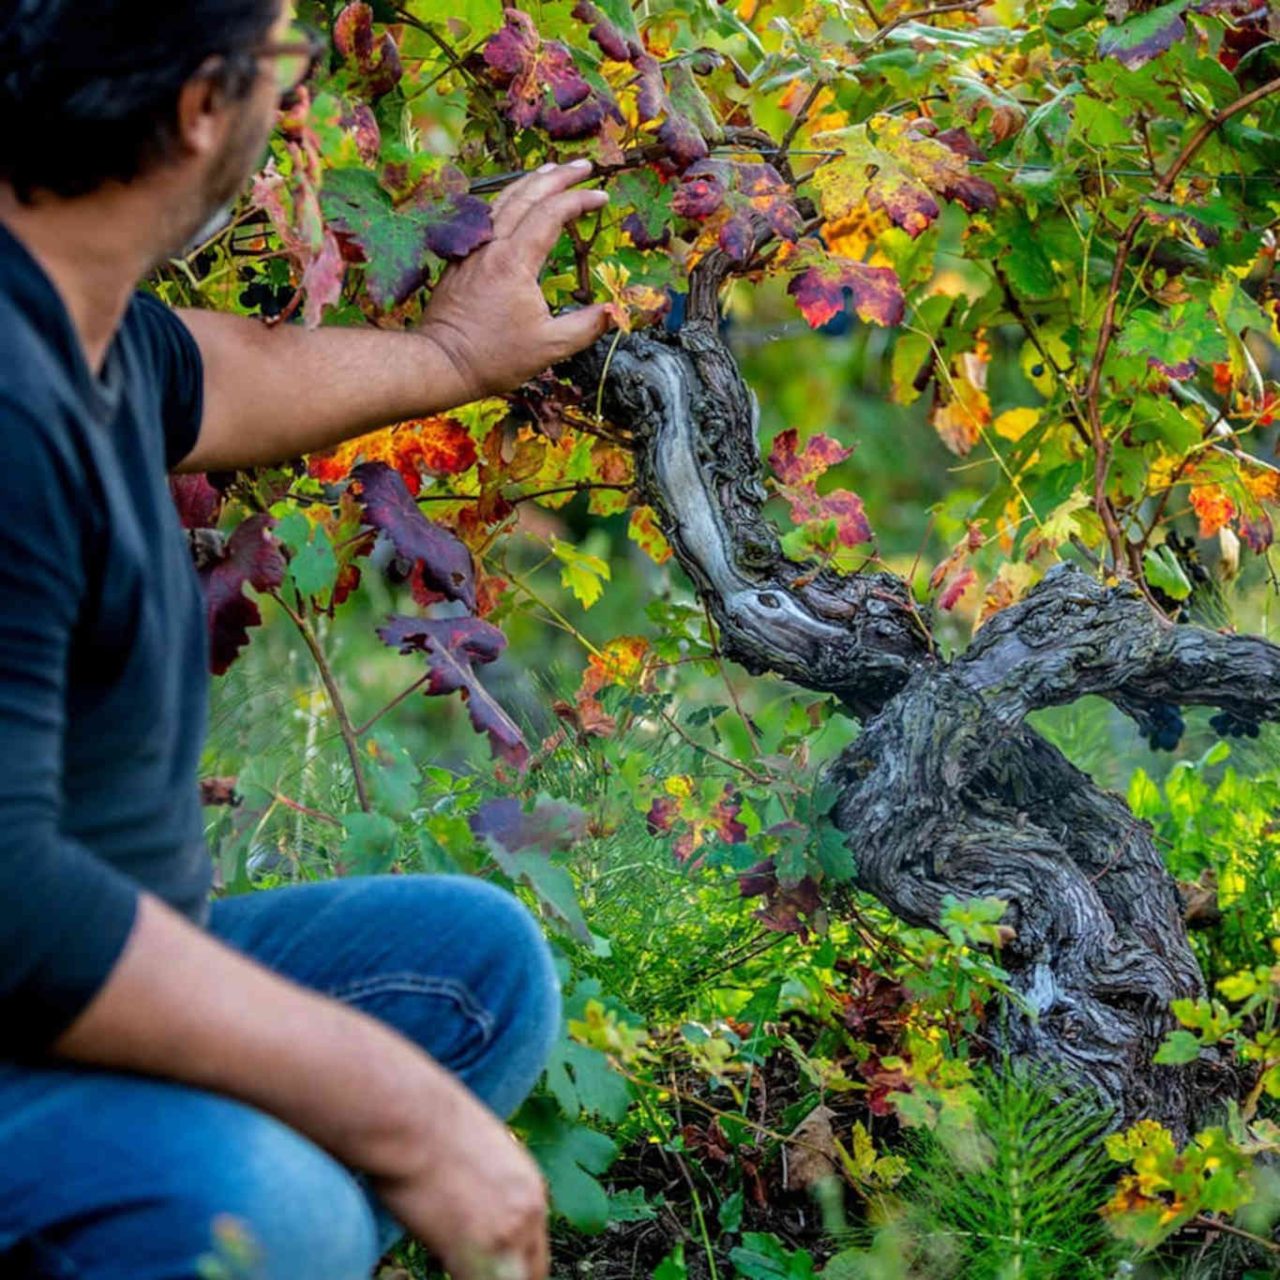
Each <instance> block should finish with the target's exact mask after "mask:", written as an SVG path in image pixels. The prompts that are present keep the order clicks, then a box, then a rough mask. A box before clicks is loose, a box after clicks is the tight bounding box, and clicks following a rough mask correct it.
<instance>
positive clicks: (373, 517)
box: [351, 462, 501, 656]
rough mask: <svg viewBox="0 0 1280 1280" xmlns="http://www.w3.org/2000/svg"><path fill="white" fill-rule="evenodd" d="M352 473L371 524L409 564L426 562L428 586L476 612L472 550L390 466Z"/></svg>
mask: <svg viewBox="0 0 1280 1280" xmlns="http://www.w3.org/2000/svg"><path fill="white" fill-rule="evenodd" d="M351 475H352V478H353V479H355V480H357V481H358V482H359V484H360V502H361V505H362V506H363V508H364V517H365V522H366V523H367V524H369V525H371V526H372V527H373V528H375V529H379V530H381V531H382V532H383V533H385V534H386V535H387V537H389V538H390V539H391V541H392V543H393V544H394V545H395V549H396V551H397V552H399V554H400V555H402V556H404V558H405V559H406V560H415V561H418V562H420V563H421V565H422V578H423V582H424V583H425V584H426V586H428V587H430V588H431V589H432V590H433V591H439V592H440V593H441V594H442V595H445V596H447V597H448V598H449V599H450V600H460V601H461V602H462V603H463V604H464V605H466V607H467V608H468V609H470V610H474V609H475V607H476V585H475V567H474V565H473V564H472V560H471V552H470V551H468V550H467V548H466V547H465V546H464V545H463V544H462V543H461V542H459V541H458V539H457V538H455V537H454V536H453V534H451V533H450V532H449V531H448V530H447V529H442V528H441V527H440V526H439V525H438V524H435V523H433V522H432V521H430V520H428V519H427V517H426V516H424V515H423V514H422V512H421V511H419V510H418V507H417V504H416V503H415V502H414V500H413V498H412V497H410V495H409V490H408V489H406V488H405V483H404V480H403V479H402V478H401V476H400V475H399V474H398V473H397V472H395V471H393V470H392V469H391V468H390V467H389V466H387V464H386V463H385V462H363V463H361V464H360V466H358V467H356V468H355V469H354V470H353V471H352V472H351ZM499 634H501V633H499ZM495 656H496V655H495Z"/></svg>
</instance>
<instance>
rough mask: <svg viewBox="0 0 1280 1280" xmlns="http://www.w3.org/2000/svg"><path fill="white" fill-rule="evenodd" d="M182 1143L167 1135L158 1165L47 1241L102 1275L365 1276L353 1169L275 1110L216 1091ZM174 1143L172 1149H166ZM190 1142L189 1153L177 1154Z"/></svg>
mask: <svg viewBox="0 0 1280 1280" xmlns="http://www.w3.org/2000/svg"><path fill="white" fill-rule="evenodd" d="M192 1128H193V1129H194V1130H196V1131H197V1132H193V1133H191V1134H189V1135H188V1138H189V1139H190V1140H189V1141H188V1142H186V1143H182V1142H178V1143H174V1144H166V1143H164V1142H160V1143H158V1144H156V1145H157V1147H158V1148H159V1149H158V1150H153V1151H152V1152H150V1153H148V1157H147V1163H148V1164H149V1166H150V1168H149V1169H148V1170H147V1172H146V1175H145V1177H142V1178H140V1179H138V1180H137V1182H136V1183H135V1184H134V1185H132V1186H130V1187H129V1188H128V1190H127V1191H125V1192H124V1193H123V1194H122V1196H121V1201H120V1202H119V1203H117V1204H116V1205H115V1206H113V1207H112V1208H111V1209H110V1211H109V1212H105V1213H102V1214H101V1215H100V1216H99V1217H98V1219H97V1222H96V1223H95V1224H90V1225H89V1226H87V1227H84V1228H80V1229H73V1230H70V1231H67V1232H65V1233H62V1239H60V1240H57V1241H50V1244H51V1246H56V1247H57V1248H58V1249H59V1250H60V1251H61V1252H62V1253H63V1254H64V1256H65V1257H66V1259H67V1260H68V1261H69V1262H71V1263H73V1264H74V1269H73V1270H72V1271H71V1272H70V1274H74V1275H84V1276H91V1277H94V1280H98V1278H99V1277H101V1278H102V1280H126V1277H127V1278H128V1280H140V1278H145V1280H177V1278H178V1277H182V1278H183V1280H186V1277H191V1280H195V1278H196V1277H197V1276H201V1277H204V1276H216V1277H219V1280H223V1278H224V1277H225V1280H298V1277H301V1276H306V1277H307V1280H368V1277H369V1275H370V1274H371V1272H372V1270H373V1266H374V1264H375V1263H376V1262H377V1259H378V1249H377V1231H376V1227H375V1223H374V1217H373V1211H372V1209H371V1207H370V1205H369V1202H368V1200H367V1198H366V1196H365V1194H364V1192H363V1191H362V1190H361V1188H360V1186H359V1185H358V1184H357V1182H356V1181H355V1179H354V1178H353V1177H352V1176H351V1174H350V1173H348V1172H347V1170H346V1169H344V1168H343V1167H342V1166H341V1165H340V1164H338V1163H337V1162H336V1161H335V1160H333V1159H332V1157H330V1156H329V1155H327V1154H326V1153H325V1152H324V1151H322V1150H320V1148H318V1147H316V1146H314V1145H313V1144H312V1143H310V1142H308V1141H307V1140H306V1139H305V1138H303V1137H302V1136H301V1135H300V1134H297V1133H295V1132H293V1130H291V1129H289V1128H287V1127H286V1126H284V1125H282V1124H280V1123H279V1122H277V1121H275V1120H273V1119H271V1118H270V1117H269V1116H265V1115H261V1114H260V1113H257V1112H254V1111H251V1110H250V1109H249V1108H244V1107H240V1106H239V1105H238V1104H235V1103H230V1102H229V1101H227V1100H223V1099H211V1100H210V1101H209V1103H208V1104H207V1105H205V1106H204V1107H202V1108H201V1111H200V1113H199V1114H198V1115H196V1116H195V1117H194V1121H193V1125H192ZM166 1145H168V1146H169V1147H170V1150H169V1151H167V1152H166V1151H165V1150H164V1148H165V1147H166ZM182 1149H185V1151H186V1153H187V1156H188V1158H187V1159H186V1160H185V1161H179V1160H176V1159H173V1158H172V1157H173V1156H177V1155H179V1154H181V1150H182Z"/></svg>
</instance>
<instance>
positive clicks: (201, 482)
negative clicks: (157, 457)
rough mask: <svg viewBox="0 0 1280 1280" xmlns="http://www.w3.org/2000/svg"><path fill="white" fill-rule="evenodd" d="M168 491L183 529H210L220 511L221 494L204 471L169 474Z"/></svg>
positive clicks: (216, 521) (216, 520)
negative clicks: (191, 473) (179, 474)
mask: <svg viewBox="0 0 1280 1280" xmlns="http://www.w3.org/2000/svg"><path fill="white" fill-rule="evenodd" d="M169 492H170V493H171V494H172V495H173V505H174V506H175V507H177V509H178V520H179V522H180V523H181V525H182V527H183V528H184V529H212V528H213V527H214V526H215V525H216V524H217V523H218V515H219V513H220V512H221V511H222V494H221V492H220V491H219V490H217V489H215V488H214V487H213V485H211V484H210V483H209V477H208V476H207V475H205V474H204V472H203V471H202V472H199V473H198V474H194V475H182V476H170V477H169Z"/></svg>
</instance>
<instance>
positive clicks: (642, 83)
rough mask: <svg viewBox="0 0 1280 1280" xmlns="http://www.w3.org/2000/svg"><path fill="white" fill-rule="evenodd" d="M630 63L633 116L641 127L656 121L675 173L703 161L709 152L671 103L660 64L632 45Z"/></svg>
mask: <svg viewBox="0 0 1280 1280" xmlns="http://www.w3.org/2000/svg"><path fill="white" fill-rule="evenodd" d="M631 63H632V65H633V66H634V67H635V69H636V75H637V93H636V114H637V116H638V117H639V118H640V120H641V122H642V123H647V122H648V121H650V120H657V119H659V118H660V117H661V119H662V123H661V125H659V126H658V141H659V142H660V143H662V145H663V147H665V148H666V152H667V157H668V159H669V161H670V164H671V165H672V166H674V168H675V169H676V171H677V172H679V171H680V170H683V169H687V168H688V167H689V166H690V165H691V164H694V163H696V162H697V161H699V160H703V159H705V158H706V157H707V156H708V155H710V154H711V148H710V147H709V146H708V145H707V140H706V138H705V137H704V136H703V134H702V131H701V130H700V129H699V128H698V126H697V125H696V124H695V123H694V122H693V121H692V120H690V119H689V117H688V116H687V115H685V114H684V112H683V111H681V110H680V109H679V107H677V106H676V104H675V103H674V102H672V100H671V97H670V95H669V94H668V93H667V85H666V81H665V80H664V79H663V76H662V64H661V63H660V62H659V61H658V60H657V58H655V57H654V56H653V54H651V53H646V52H645V51H644V50H643V49H641V48H640V46H639V45H638V44H637V45H633V46H632V49H631Z"/></svg>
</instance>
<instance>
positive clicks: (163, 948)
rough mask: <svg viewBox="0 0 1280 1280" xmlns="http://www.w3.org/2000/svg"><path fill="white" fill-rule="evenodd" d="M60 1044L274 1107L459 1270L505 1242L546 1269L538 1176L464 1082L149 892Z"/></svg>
mask: <svg viewBox="0 0 1280 1280" xmlns="http://www.w3.org/2000/svg"><path fill="white" fill-rule="evenodd" d="M54 1049H55V1051H56V1052H57V1053H58V1054H60V1055H61V1056H64V1057H67V1058H71V1059H74V1060H76V1061H79V1062H85V1063H91V1064H93V1065H95V1066H101V1067H110V1068H115V1069H118V1070H128V1071H136V1072H142V1073H144V1074H149V1075H157V1076H163V1077H165V1078H167V1079H171V1080H179V1081H182V1082H183V1083H185V1084H191V1085H195V1086H197V1087H199V1088H203V1089H209V1090H213V1091H215V1092H217V1093H222V1094H226V1095H228V1096H229V1097H233V1098H238V1099H240V1100H241V1101H243V1102H247V1103H250V1104H252V1105H253V1106H256V1107H258V1108H259V1109H260V1110H262V1111H266V1112H268V1113H270V1114H271V1115H274V1116H276V1117H278V1118H279V1119H281V1120H283V1121H284V1122H285V1123H286V1124H288V1125H290V1126H291V1127H292V1128H294V1129H297V1130H298V1131H299V1132H300V1133H304V1134H306V1135H307V1136H308V1137H310V1138H311V1139H312V1140H313V1141H315V1142H316V1143H318V1144H319V1145H320V1146H322V1147H324V1148H326V1149H327V1150H328V1151H330V1152H332V1153H333V1154H334V1155H335V1156H337V1157H338V1159H340V1160H342V1161H343V1162H344V1163H346V1164H348V1165H351V1166H353V1167H354V1168H357V1169H362V1170H365V1171H366V1172H367V1173H369V1174H370V1175H371V1176H372V1177H373V1179H374V1185H375V1188H376V1189H377V1191H378V1192H379V1194H380V1195H381V1196H382V1198H383V1200H384V1202H385V1203H386V1204H387V1206H388V1208H390V1209H391V1211H392V1212H393V1213H394V1214H395V1215H396V1216H397V1217H398V1218H399V1219H400V1221H401V1222H403V1224H404V1225H405V1227H406V1228H407V1229H408V1230H409V1231H410V1232H411V1233H412V1234H414V1235H415V1236H417V1237H418V1238H419V1239H420V1240H422V1241H423V1242H424V1243H426V1244H427V1245H428V1246H429V1247H431V1248H432V1249H433V1251H434V1252H436V1253H437V1255H438V1256H439V1257H440V1258H441V1259H442V1260H443V1261H444V1262H445V1264H446V1266H447V1268H448V1270H449V1271H450V1273H451V1274H452V1275H454V1276H457V1277H460V1280H468V1277H473V1276H482V1275H485V1274H492V1269H491V1267H492V1263H493V1261H494V1260H495V1259H501V1258H503V1257H507V1256H510V1257H512V1258H518V1259H519V1261H520V1262H521V1264H522V1270H521V1271H520V1272H519V1274H521V1275H523V1276H525V1277H526V1278H527V1280H542V1277H544V1276H545V1275H546V1272H547V1243H546V1200H545V1193H544V1189H543V1185H542V1179H541V1176H540V1175H539V1173H538V1170H537V1167H536V1166H535V1165H534V1163H533V1162H532V1160H530V1158H529V1157H528V1156H527V1155H526V1154H525V1153H524V1151H523V1150H521V1148H520V1147H519V1146H517V1144H516V1143H515V1142H514V1141H513V1140H512V1138H511V1136H510V1135H509V1134H508V1132H507V1131H506V1129H505V1128H504V1126H503V1125H501V1124H500V1123H499V1122H498V1121H497V1120H496V1119H494V1117H493V1115H492V1114H491V1113H490V1112H489V1111H487V1110H486V1109H485V1107H484V1106H483V1105H482V1104H481V1103H480V1102H479V1101H477V1100H476V1099H475V1098H474V1097H473V1096H472V1095H471V1094H470V1093H469V1092H468V1091H467V1089H466V1088H465V1087H464V1086H463V1085H462V1084H461V1083H459V1082H458V1081H457V1080H455V1079H454V1078H453V1077H452V1076H451V1075H449V1073H448V1072H446V1071H445V1070H444V1069H443V1068H442V1067H440V1066H438V1065H437V1064H436V1063H434V1062H433V1061H432V1060H431V1059H430V1058H429V1057H428V1056H427V1055H426V1054H425V1053H423V1052H422V1051H421V1050H420V1049H418V1048H417V1046H415V1045H414V1044H412V1043H411V1042H410V1041H408V1040H406V1039H404V1038H403V1037H402V1036H400V1035H399V1034H398V1033H396V1032H394V1031H392V1030H391V1029H390V1028H389V1027H387V1026H385V1025H384V1024H383V1023H381V1022H379V1021H377V1019H375V1018H371V1017H367V1016H366V1015H364V1014H362V1013H360V1012H358V1011H356V1010H353V1009H350V1008H348V1007H347V1006H345V1005H342V1004H339V1003H338V1002H337V1001H335V1000H330V999H328V998H327V997H324V996H320V995H317V994H315V993H314V992H311V991H308V990H306V989H305V988H303V987H300V986H296V985H295V984H293V983H291V982H289V981H287V980H285V979H283V978H281V977H278V976H277V975H276V974H273V973H271V972H269V971H268V970H267V969H264V968H262V967H261V966H260V965H258V964H256V963H255V962H253V961H251V960H249V959H248V958H247V957H245V956H242V955H240V954H239V953H238V952H236V951H234V950H232V949H231V948H229V947H226V946H223V945H222V943H220V942H218V941H217V940H216V939H214V938H212V937H210V936H209V935H208V934H206V933H204V932H202V931H201V930H199V929H197V928H196V927H195V926H194V925H192V924H190V923H189V922H188V921H187V920H185V919H184V918H183V917H182V916H180V915H178V914H177V913H176V912H173V911H171V910H170V909H169V908H168V907H166V906H164V905H163V904H162V903H161V902H160V901H159V900H157V899H155V898H153V897H150V896H149V895H143V896H142V898H141V899H140V902H139V906H138V914H137V918H136V921H135V923H134V927H133V930H132V932H131V933H130V935H129V940H128V943H127V944H126V946H125V950H124V952H123V954H122V955H121V957H120V959H119V961H118V962H117V964H116V965H115V967H114V968H113V969H112V971H111V975H110V977H109V978H108V980H107V982H106V984H105V985H104V986H103V987H102V988H101V989H100V990H99V991H98V993H97V994H96V995H95V996H94V998H93V999H92V1000H91V1001H90V1003H89V1004H88V1006H87V1007H86V1008H85V1010H84V1012H83V1013H81V1014H80V1016H79V1017H78V1018H77V1019H76V1021H75V1022H73V1023H72V1025H71V1026H70V1028H69V1029H68V1030H67V1031H65V1032H64V1033H63V1034H62V1035H61V1036H60V1038H59V1039H58V1040H57V1042H56V1043H55V1045H54ZM486 1264H488V1268H489V1269H488V1270H486Z"/></svg>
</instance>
